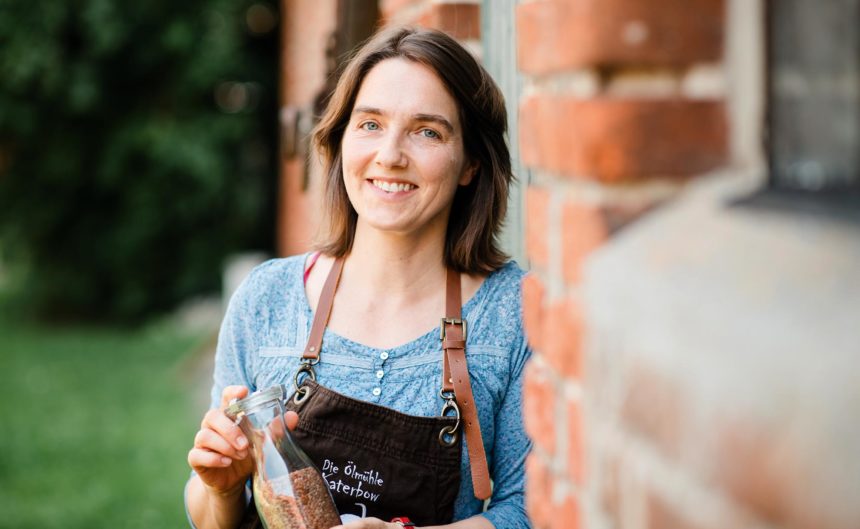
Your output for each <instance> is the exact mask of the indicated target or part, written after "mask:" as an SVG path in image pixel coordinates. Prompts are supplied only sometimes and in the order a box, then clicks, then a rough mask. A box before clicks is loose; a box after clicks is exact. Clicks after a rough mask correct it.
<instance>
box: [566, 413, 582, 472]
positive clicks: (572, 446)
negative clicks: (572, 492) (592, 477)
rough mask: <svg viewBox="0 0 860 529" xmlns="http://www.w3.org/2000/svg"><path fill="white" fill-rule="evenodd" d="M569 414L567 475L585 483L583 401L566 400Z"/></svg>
mask: <svg viewBox="0 0 860 529" xmlns="http://www.w3.org/2000/svg"><path fill="white" fill-rule="evenodd" d="M566 407H567V410H566V412H565V413H566V414H567V475H568V477H569V478H570V479H571V481H573V482H574V483H576V484H577V485H580V486H581V485H583V484H584V483H585V436H584V433H583V425H584V424H585V422H584V421H583V417H582V403H581V402H580V401H579V400H578V399H577V400H568V401H567V402H566Z"/></svg>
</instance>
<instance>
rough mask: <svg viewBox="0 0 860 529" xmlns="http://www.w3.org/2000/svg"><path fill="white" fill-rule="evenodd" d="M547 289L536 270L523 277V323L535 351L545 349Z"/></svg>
mask: <svg viewBox="0 0 860 529" xmlns="http://www.w3.org/2000/svg"><path fill="white" fill-rule="evenodd" d="M544 295H545V289H544V285H543V282H541V279H540V278H539V277H538V276H536V275H535V274H534V272H532V273H530V274H528V275H526V277H525V278H523V325H525V328H526V336H527V337H528V341H529V345H530V346H531V348H532V349H533V350H535V351H543V349H544V346H543V339H544V333H543V328H542V327H543V322H544V309H543V300H544Z"/></svg>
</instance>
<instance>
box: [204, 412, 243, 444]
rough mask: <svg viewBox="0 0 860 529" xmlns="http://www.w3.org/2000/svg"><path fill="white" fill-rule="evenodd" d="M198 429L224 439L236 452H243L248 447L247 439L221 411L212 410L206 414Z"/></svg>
mask: <svg viewBox="0 0 860 529" xmlns="http://www.w3.org/2000/svg"><path fill="white" fill-rule="evenodd" d="M200 429H201V430H207V429H208V430H212V431H214V432H215V433H217V434H218V435H220V436H221V437H223V438H224V439H226V440H227V441H228V442H229V443H230V444H231V445H232V446H233V448H234V449H236V450H237V451H238V450H245V449H246V448H247V447H248V439H247V438H246V437H245V436H244V435H243V434H242V429H241V428H239V427H238V426H237V425H236V423H235V422H233V421H232V420H230V418H229V417H227V416H226V415H224V412H223V411H222V410H214V409H213V410H209V411H208V412H206V415H204V416H203V422H202V423H201V424H200Z"/></svg>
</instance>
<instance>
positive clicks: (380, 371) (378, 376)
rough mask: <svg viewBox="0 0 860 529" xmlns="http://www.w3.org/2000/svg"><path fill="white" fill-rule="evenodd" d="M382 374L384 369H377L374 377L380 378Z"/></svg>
mask: <svg viewBox="0 0 860 529" xmlns="http://www.w3.org/2000/svg"><path fill="white" fill-rule="evenodd" d="M384 376H385V371H383V370H381V369H380V370H379V371H377V372H376V378H382V377H384Z"/></svg>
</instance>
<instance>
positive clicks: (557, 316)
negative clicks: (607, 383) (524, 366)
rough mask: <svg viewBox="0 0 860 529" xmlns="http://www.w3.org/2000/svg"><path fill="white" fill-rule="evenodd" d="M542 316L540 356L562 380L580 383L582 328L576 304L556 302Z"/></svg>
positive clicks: (564, 301)
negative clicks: (543, 316) (544, 357)
mask: <svg viewBox="0 0 860 529" xmlns="http://www.w3.org/2000/svg"><path fill="white" fill-rule="evenodd" d="M544 314H545V320H544V324H543V325H542V327H541V330H542V335H543V336H542V337H541V343H542V345H543V346H544V347H543V349H541V352H543V353H544V354H545V355H546V360H547V362H548V363H549V364H550V365H551V366H552V367H553V368H554V369H555V370H556V372H557V373H559V374H560V375H561V376H563V377H565V378H568V379H571V380H577V381H579V380H581V379H582V358H583V351H582V336H583V330H584V329H583V325H584V324H583V318H582V311H581V309H580V307H579V304H578V303H576V302H575V301H573V300H570V299H565V300H559V301H556V302H553V303H551V304H550V305H549V306H548V307H547V308H546V310H545V311H544Z"/></svg>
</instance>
